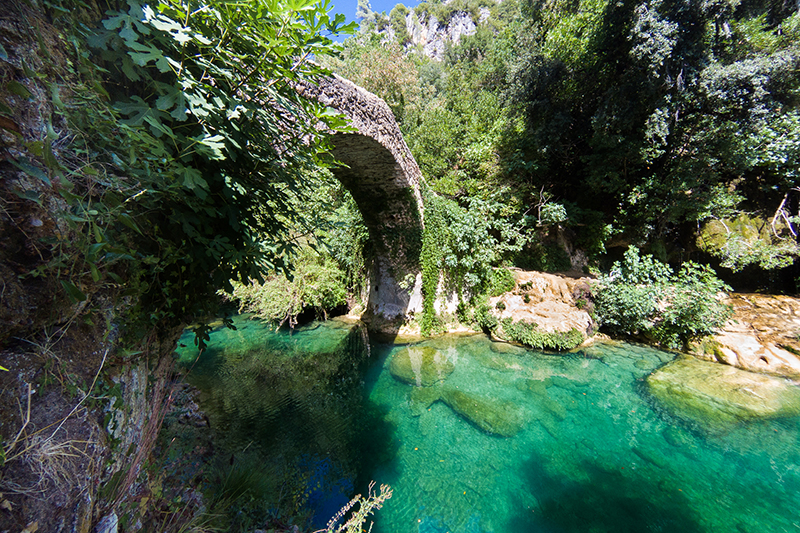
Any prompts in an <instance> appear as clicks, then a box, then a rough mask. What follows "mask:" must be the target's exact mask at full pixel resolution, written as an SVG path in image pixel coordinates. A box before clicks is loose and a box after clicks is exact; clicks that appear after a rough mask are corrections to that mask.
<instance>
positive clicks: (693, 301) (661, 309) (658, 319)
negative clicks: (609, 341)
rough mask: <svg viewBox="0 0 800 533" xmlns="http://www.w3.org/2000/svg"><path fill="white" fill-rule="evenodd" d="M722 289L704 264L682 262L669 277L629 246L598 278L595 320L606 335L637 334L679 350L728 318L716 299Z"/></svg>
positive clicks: (665, 267)
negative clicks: (604, 330) (621, 259)
mask: <svg viewBox="0 0 800 533" xmlns="http://www.w3.org/2000/svg"><path fill="white" fill-rule="evenodd" d="M728 289H729V287H727V286H726V285H725V284H724V283H723V282H721V281H720V280H719V279H718V278H717V277H716V276H715V275H714V272H713V271H712V270H711V269H710V268H708V267H707V266H701V265H697V264H696V263H693V262H691V261H688V262H686V263H684V264H683V265H682V266H681V269H680V271H679V272H677V273H675V272H673V270H672V269H671V268H670V267H669V266H668V265H665V264H663V263H660V262H659V261H657V260H656V259H654V258H653V257H652V256H650V255H644V256H641V255H640V254H639V250H638V249H637V248H636V247H634V246H631V247H630V248H628V250H627V251H626V252H625V258H624V260H623V261H622V262H616V263H614V266H613V267H612V268H611V272H609V274H607V275H605V276H602V277H601V278H600V285H599V289H598V291H597V295H596V300H595V302H596V305H597V307H596V312H597V318H598V320H599V321H600V324H601V326H602V327H603V328H605V329H607V330H608V331H610V332H612V333H615V334H623V335H642V336H645V337H651V338H654V339H655V340H657V341H658V342H659V343H661V344H663V345H664V346H667V347H670V348H682V347H684V346H685V345H686V343H688V342H689V341H691V340H693V339H697V338H699V337H702V336H704V335H709V334H712V333H714V331H715V330H717V329H719V328H720V327H721V326H722V325H723V324H724V323H725V322H726V321H727V319H728V318H730V315H731V312H732V310H731V309H730V308H729V306H727V305H725V304H723V303H722V302H721V301H720V298H719V296H720V292H722V291H724V290H728Z"/></svg>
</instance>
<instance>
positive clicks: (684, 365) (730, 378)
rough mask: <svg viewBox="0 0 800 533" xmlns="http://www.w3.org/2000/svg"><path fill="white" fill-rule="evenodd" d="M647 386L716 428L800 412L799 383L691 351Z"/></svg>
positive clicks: (675, 408)
mask: <svg viewBox="0 0 800 533" xmlns="http://www.w3.org/2000/svg"><path fill="white" fill-rule="evenodd" d="M647 386H648V390H649V391H650V393H651V394H652V395H653V396H654V397H655V398H656V399H657V400H658V402H659V403H660V404H661V405H662V406H664V407H665V408H666V409H667V410H668V411H670V412H671V413H672V414H674V415H676V416H678V417H679V418H683V419H686V420H689V421H691V422H694V423H696V424H698V425H699V426H700V427H702V428H705V429H708V430H711V431H724V430H726V428H729V427H730V426H731V425H733V424H737V423H740V422H744V421H748V420H754V419H765V418H782V417H790V416H798V415H800V387H797V386H796V385H793V384H792V383H790V382H789V381H787V380H785V379H782V378H776V377H772V376H767V375H763V374H756V373H753V372H747V371H744V370H740V369H738V368H734V367H732V366H727V365H720V364H715V363H709V362H705V361H699V360H697V359H694V358H690V357H686V358H681V359H677V360H675V361H673V362H672V363H669V364H667V365H666V366H663V367H662V368H660V369H658V370H656V371H655V372H653V373H652V374H650V376H648V378H647Z"/></svg>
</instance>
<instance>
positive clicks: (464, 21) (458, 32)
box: [380, 1, 491, 61]
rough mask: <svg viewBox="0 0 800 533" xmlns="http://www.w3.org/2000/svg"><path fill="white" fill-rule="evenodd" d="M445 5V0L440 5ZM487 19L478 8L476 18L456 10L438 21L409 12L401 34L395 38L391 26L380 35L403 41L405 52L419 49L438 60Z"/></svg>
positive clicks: (486, 12) (484, 10)
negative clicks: (449, 48)
mask: <svg viewBox="0 0 800 533" xmlns="http://www.w3.org/2000/svg"><path fill="white" fill-rule="evenodd" d="M449 3H450V2H447V1H446V2H443V4H442V5H445V6H446V5H447V4H449ZM490 16H491V12H490V10H489V8H488V7H481V8H480V9H479V11H478V14H477V17H476V16H474V15H473V13H470V12H467V11H456V12H454V13H451V14H449V15H448V17H447V19H446V20H439V18H437V16H436V15H435V14H432V13H427V12H422V13H420V14H419V15H418V14H417V13H416V12H415V11H411V12H409V13H408V14H406V16H405V28H404V29H405V35H403V36H402V37H401V36H399V35H397V31H395V29H394V28H392V26H386V27H385V29H383V30H381V31H380V33H383V34H384V35H385V38H386V39H387V40H389V41H394V42H396V41H400V40H405V42H404V43H403V44H404V45H405V47H406V49H407V50H413V49H419V50H421V51H422V53H423V54H424V55H426V56H427V57H429V58H431V59H433V60H434V61H442V60H443V59H444V54H445V50H446V49H447V47H448V46H455V45H458V44H459V43H460V42H461V39H462V38H463V37H467V36H469V35H473V34H474V33H475V32H476V31H477V29H478V26H480V25H481V24H484V23H486V21H487V20H489V18H490ZM400 31H401V33H402V30H400Z"/></svg>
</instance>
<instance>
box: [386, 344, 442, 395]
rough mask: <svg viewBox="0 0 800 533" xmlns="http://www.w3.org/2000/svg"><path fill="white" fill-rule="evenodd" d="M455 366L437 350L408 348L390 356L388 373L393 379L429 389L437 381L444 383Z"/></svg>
mask: <svg viewBox="0 0 800 533" xmlns="http://www.w3.org/2000/svg"><path fill="white" fill-rule="evenodd" d="M453 370H455V365H453V363H452V362H451V361H450V360H448V359H447V356H446V355H444V354H443V353H442V352H440V351H439V350H436V349H434V348H431V347H430V346H419V347H417V346H409V347H408V348H404V349H402V350H400V351H399V352H397V353H395V354H394V356H392V362H391V365H390V367H389V371H390V372H391V373H392V376H394V378H395V379H397V380H400V381H403V382H405V383H410V384H411V385H416V386H417V387H430V386H431V385H433V384H434V383H436V382H437V381H444V379H445V378H447V376H449V375H450V374H452V373H453Z"/></svg>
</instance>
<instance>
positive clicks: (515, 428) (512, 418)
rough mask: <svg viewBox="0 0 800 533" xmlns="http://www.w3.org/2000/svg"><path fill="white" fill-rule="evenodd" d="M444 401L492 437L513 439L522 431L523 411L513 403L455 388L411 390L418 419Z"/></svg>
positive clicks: (412, 403) (440, 387)
mask: <svg viewBox="0 0 800 533" xmlns="http://www.w3.org/2000/svg"><path fill="white" fill-rule="evenodd" d="M438 401H442V402H444V403H445V404H446V405H447V406H448V407H450V409H452V410H453V411H455V412H456V413H457V414H458V415H460V416H461V417H462V418H464V419H465V420H467V421H468V422H470V423H472V424H473V425H475V426H476V427H477V428H479V429H481V430H483V431H485V432H486V433H489V434H492V435H499V436H501V437H513V436H514V435H516V434H517V433H519V431H520V430H521V429H522V426H523V424H524V417H523V415H522V411H521V410H520V409H519V408H518V407H517V406H516V405H514V404H513V403H511V402H506V401H502V400H496V399H494V398H485V397H482V396H478V395H476V394H473V393H469V392H464V391H462V390H459V389H457V388H453V387H443V386H436V387H422V388H415V389H414V390H412V391H411V402H410V403H411V412H412V414H414V415H415V416H419V415H421V414H422V412H423V411H425V409H427V408H428V407H430V406H431V405H432V404H434V403H435V402H438Z"/></svg>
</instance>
